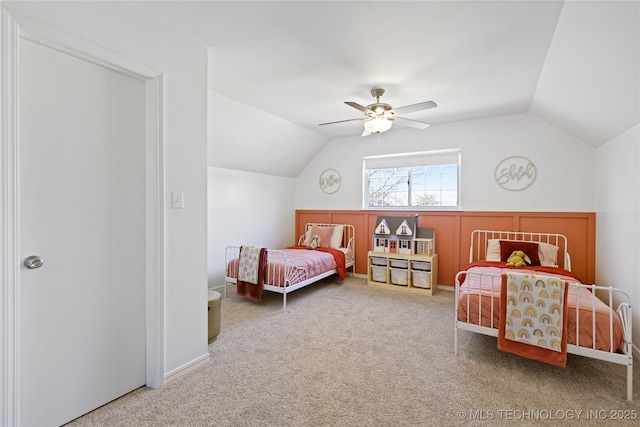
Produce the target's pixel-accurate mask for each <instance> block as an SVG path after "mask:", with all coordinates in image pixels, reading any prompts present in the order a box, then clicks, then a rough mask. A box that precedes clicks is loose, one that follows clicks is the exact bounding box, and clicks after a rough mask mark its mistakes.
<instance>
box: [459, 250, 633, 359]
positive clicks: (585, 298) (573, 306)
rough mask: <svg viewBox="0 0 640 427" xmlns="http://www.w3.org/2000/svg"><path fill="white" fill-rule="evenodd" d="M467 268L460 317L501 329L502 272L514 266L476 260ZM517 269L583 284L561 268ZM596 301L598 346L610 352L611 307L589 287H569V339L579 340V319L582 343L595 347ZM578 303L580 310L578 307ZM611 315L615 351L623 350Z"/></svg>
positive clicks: (616, 320)
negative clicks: (577, 326) (594, 295)
mask: <svg viewBox="0 0 640 427" xmlns="http://www.w3.org/2000/svg"><path fill="white" fill-rule="evenodd" d="M465 270H466V271H467V272H470V273H474V274H467V275H466V277H461V278H460V280H461V281H462V285H461V287H460V293H459V298H458V320H459V321H462V322H467V323H474V324H480V325H481V326H487V327H491V328H495V329H498V327H499V315H500V291H501V289H500V288H501V284H502V280H501V275H502V274H507V273H509V272H512V271H514V269H513V268H509V267H505V266H504V263H501V262H491V261H476V262H473V263H471V264H470V265H469V266H467V268H466V269H465ZM518 270H522V271H525V270H530V271H531V272H532V273H534V272H535V273H537V274H544V275H549V276H555V277H559V278H561V279H562V280H566V281H567V282H569V284H571V283H580V280H578V278H577V277H576V276H574V275H573V274H572V273H571V272H570V271H567V270H564V269H561V268H556V267H540V266H538V267H524V268H519V269H518ZM480 274H483V275H484V276H481V275H480ZM496 276H497V277H496ZM492 295H493V298H492ZM480 301H481V303H480ZM492 301H493V303H492ZM594 304H595V313H596V314H595V315H596V318H597V322H596V334H595V335H596V345H595V348H596V349H598V350H603V351H610V346H611V339H610V335H611V334H610V333H609V318H610V313H611V310H610V309H609V307H608V306H607V305H606V304H604V303H603V302H602V301H600V300H599V299H598V298H594V297H593V295H592V293H591V292H590V291H589V290H588V289H586V288H579V287H576V286H569V291H568V295H567V306H568V307H567V308H568V313H567V335H568V336H567V341H568V343H569V344H576V342H577V340H576V318H578V319H579V322H580V337H579V338H580V340H579V345H580V346H581V347H589V348H593V335H594V334H593V327H592V325H593V315H592V312H593V311H592V310H593V308H592V306H593V305H594ZM578 306H579V310H578V309H577V307H578ZM611 318H612V323H613V349H614V351H622V349H623V348H624V333H623V329H622V325H621V323H620V319H619V318H618V316H617V315H615V313H614V315H613V316H611ZM478 319H480V321H479V320H478Z"/></svg>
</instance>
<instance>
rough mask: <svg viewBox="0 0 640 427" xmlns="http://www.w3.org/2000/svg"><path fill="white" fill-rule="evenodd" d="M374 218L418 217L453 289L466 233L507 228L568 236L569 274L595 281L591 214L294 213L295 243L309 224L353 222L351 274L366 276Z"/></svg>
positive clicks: (465, 255) (464, 259)
mask: <svg viewBox="0 0 640 427" xmlns="http://www.w3.org/2000/svg"><path fill="white" fill-rule="evenodd" d="M378 215H398V216H412V215H418V227H430V228H434V229H435V234H436V251H437V253H438V282H439V284H440V285H447V286H453V285H454V281H455V275H456V273H457V272H458V271H460V270H461V269H462V268H464V267H465V266H466V265H467V264H468V263H469V244H470V240H471V231H473V230H476V229H482V230H508V231H539V232H545V233H560V234H564V235H565V236H567V239H568V241H569V248H568V250H569V254H570V255H571V266H572V271H573V272H574V273H575V274H577V275H578V277H579V278H580V279H581V280H582V281H583V283H594V282H595V277H596V271H595V253H596V246H595V244H596V214H595V213H594V212H485V211H478V212H470V211H469V212H466V211H429V212H425V211H364V210H338V211H332V210H296V239H297V236H300V235H301V234H303V233H304V226H305V224H306V223H308V222H322V223H340V224H353V225H354V226H355V229H356V237H355V247H356V266H355V272H356V273H358V274H362V275H366V274H367V253H368V252H369V251H370V250H372V237H371V236H372V235H373V230H374V228H375V223H376V219H377V217H378Z"/></svg>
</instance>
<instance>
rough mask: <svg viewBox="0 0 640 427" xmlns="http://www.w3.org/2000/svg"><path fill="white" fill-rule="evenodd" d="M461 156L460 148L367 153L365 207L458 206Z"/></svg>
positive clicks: (423, 207) (364, 164) (364, 165)
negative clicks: (382, 153) (384, 153)
mask: <svg viewBox="0 0 640 427" xmlns="http://www.w3.org/2000/svg"><path fill="white" fill-rule="evenodd" d="M460 158H461V151H460V150H459V149H455V150H439V151H423V152H419V153H404V154H395V155H388V156H372V157H365V158H364V159H363V167H364V180H365V185H364V189H365V191H364V207H365V209H366V208H394V207H397V208H421V209H425V208H426V209H429V208H457V207H459V205H460V200H459V194H460Z"/></svg>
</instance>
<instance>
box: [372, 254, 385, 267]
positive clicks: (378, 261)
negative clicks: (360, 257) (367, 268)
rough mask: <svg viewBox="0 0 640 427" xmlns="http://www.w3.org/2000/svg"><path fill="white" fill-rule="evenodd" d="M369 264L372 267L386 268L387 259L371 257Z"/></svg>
mask: <svg viewBox="0 0 640 427" xmlns="http://www.w3.org/2000/svg"><path fill="white" fill-rule="evenodd" d="M371 264H373V265H384V266H385V267H386V266H387V259H386V258H385V257H381V256H372V257H371Z"/></svg>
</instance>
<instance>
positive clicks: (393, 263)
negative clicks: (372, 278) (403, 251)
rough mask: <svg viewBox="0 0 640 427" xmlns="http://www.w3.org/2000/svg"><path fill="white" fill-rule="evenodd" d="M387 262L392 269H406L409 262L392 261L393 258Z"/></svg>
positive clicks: (403, 260)
mask: <svg viewBox="0 0 640 427" xmlns="http://www.w3.org/2000/svg"><path fill="white" fill-rule="evenodd" d="M389 262H390V263H391V267H393V268H407V267H409V261H407V260H406V259H394V258H391V259H390V260H389Z"/></svg>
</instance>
